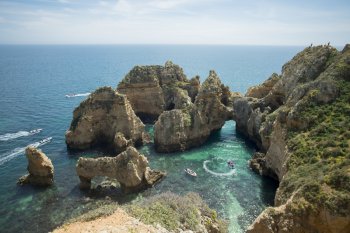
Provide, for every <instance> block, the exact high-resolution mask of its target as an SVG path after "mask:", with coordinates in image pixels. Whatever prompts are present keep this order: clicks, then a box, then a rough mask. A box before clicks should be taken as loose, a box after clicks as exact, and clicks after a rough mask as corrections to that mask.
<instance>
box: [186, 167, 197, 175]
mask: <svg viewBox="0 0 350 233" xmlns="http://www.w3.org/2000/svg"><path fill="white" fill-rule="evenodd" d="M185 172H186V173H187V174H188V175H190V176H193V177H196V176H197V173H196V172H194V171H192V170H191V169H189V168H186V169H185Z"/></svg>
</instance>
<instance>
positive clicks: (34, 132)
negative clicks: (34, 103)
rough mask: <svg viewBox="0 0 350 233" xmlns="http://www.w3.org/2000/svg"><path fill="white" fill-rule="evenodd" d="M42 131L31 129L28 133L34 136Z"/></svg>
mask: <svg viewBox="0 0 350 233" xmlns="http://www.w3.org/2000/svg"><path fill="white" fill-rule="evenodd" d="M42 130H43V129H33V130H31V131H29V133H31V134H36V133H40V132H41V131H42Z"/></svg>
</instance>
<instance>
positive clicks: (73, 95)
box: [66, 94, 75, 98]
mask: <svg viewBox="0 0 350 233" xmlns="http://www.w3.org/2000/svg"><path fill="white" fill-rule="evenodd" d="M66 97H67V98H71V97H75V94H68V95H66Z"/></svg>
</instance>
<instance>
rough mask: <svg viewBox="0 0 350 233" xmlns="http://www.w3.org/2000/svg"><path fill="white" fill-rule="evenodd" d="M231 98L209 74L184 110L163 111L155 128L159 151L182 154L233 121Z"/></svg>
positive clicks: (226, 90) (223, 87) (218, 80)
mask: <svg viewBox="0 0 350 233" xmlns="http://www.w3.org/2000/svg"><path fill="white" fill-rule="evenodd" d="M231 101H232V96H231V92H230V91H229V89H228V87H226V86H224V85H223V84H222V83H221V81H220V78H219V77H218V75H217V74H216V73H215V72H214V71H210V73H209V77H208V78H207V79H206V80H205V81H204V83H203V85H201V87H200V89H199V93H198V95H197V96H196V99H195V102H194V103H190V104H189V105H188V106H187V107H186V108H183V109H174V110H171V111H165V112H163V113H162V114H161V115H160V117H159V119H158V120H157V122H156V123H155V125H154V144H155V148H156V150H157V151H158V152H173V151H183V150H186V149H189V148H191V147H195V146H199V145H201V144H203V143H204V142H205V141H206V140H207V139H208V137H209V135H210V134H211V132H213V131H215V130H218V129H221V127H222V126H223V125H224V124H225V121H226V120H229V119H232V107H229V106H230V105H232V102H231Z"/></svg>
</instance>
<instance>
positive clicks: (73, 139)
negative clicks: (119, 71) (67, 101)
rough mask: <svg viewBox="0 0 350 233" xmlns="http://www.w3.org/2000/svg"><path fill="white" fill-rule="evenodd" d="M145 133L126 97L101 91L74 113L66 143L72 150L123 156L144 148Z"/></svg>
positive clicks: (105, 90) (107, 90)
mask: <svg viewBox="0 0 350 233" xmlns="http://www.w3.org/2000/svg"><path fill="white" fill-rule="evenodd" d="M144 129H145V126H144V124H143V123H142V122H141V120H140V119H139V118H138V117H137V116H136V115H135V113H134V111H133V109H132V107H131V105H130V103H129V101H128V99H127V98H126V96H125V95H122V94H119V93H118V92H116V91H114V90H113V89H112V88H111V87H101V88H99V89H97V90H96V91H95V92H93V93H92V94H91V95H90V96H89V97H88V98H87V99H86V100H84V101H83V102H81V103H80V105H79V106H78V107H77V108H76V109H75V110H74V113H73V120H72V123H71V125H70V128H69V130H68V131H67V132H66V143H67V146H68V148H70V149H79V150H84V149H89V148H92V147H96V146H104V147H105V148H108V149H111V150H113V151H114V152H121V151H123V150H125V149H126V148H127V147H128V146H133V145H140V144H142V143H143V142H144V139H145V131H144Z"/></svg>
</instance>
